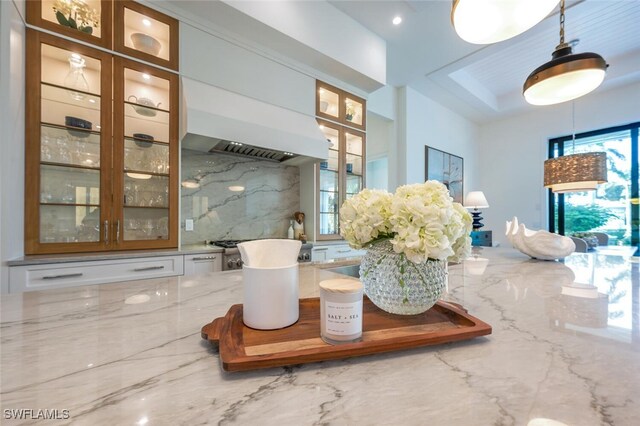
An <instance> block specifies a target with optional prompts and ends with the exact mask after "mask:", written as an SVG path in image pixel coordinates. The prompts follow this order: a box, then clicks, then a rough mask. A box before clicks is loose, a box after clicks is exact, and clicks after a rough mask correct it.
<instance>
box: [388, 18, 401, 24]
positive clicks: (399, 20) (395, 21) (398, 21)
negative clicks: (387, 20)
mask: <svg viewBox="0 0 640 426" xmlns="http://www.w3.org/2000/svg"><path fill="white" fill-rule="evenodd" d="M391 22H393V25H400V24H401V23H402V18H401V17H399V16H396V17H395V18H393V21H391Z"/></svg>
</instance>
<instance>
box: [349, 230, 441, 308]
mask: <svg viewBox="0 0 640 426" xmlns="http://www.w3.org/2000/svg"><path fill="white" fill-rule="evenodd" d="M360 280H361V281H362V283H363V284H364V292H365V294H366V295H367V297H369V299H370V300H371V301H372V302H373V303H374V304H375V305H376V306H377V307H379V308H380V309H382V310H384V311H387V312H390V313H392V314H400V315H415V314H419V313H422V312H425V311H427V310H428V309H429V308H431V307H432V306H433V305H434V304H435V303H436V301H437V300H438V299H439V298H440V296H441V295H442V293H443V291H444V290H445V288H446V286H447V261H446V260H428V261H427V262H425V263H423V264H416V263H413V262H412V261H410V260H409V259H407V258H406V256H405V255H404V254H398V253H395V252H394V251H393V247H392V245H391V243H390V242H389V241H382V242H380V243H376V244H374V245H372V246H371V247H369V248H367V254H365V255H364V257H363V258H362V263H361V264H360Z"/></svg>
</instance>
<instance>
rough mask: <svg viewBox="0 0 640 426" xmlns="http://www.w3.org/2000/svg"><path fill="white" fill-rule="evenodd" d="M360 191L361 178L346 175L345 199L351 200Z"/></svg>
mask: <svg viewBox="0 0 640 426" xmlns="http://www.w3.org/2000/svg"><path fill="white" fill-rule="evenodd" d="M360 191H362V176H357V175H349V174H348V175H347V193H346V198H351V197H352V196H354V195H356V194H357V193H358V192H360Z"/></svg>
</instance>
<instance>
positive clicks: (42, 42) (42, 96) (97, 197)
mask: <svg viewBox="0 0 640 426" xmlns="http://www.w3.org/2000/svg"><path fill="white" fill-rule="evenodd" d="M27 55H28V57H27V75H26V77H27V87H28V88H29V90H27V117H26V118H27V123H30V124H29V125H28V126H27V128H26V129H27V130H26V151H25V152H26V157H27V158H26V159H27V178H26V179H25V186H26V210H27V217H26V221H27V223H28V224H29V225H30V226H27V227H26V228H25V236H26V244H25V252H26V253H44V252H48V253H59V252H66V251H95V250H103V249H105V247H106V246H107V243H108V240H109V229H108V225H109V223H108V221H109V213H108V208H105V205H106V204H107V202H108V194H109V193H110V191H109V189H106V190H105V188H108V186H109V182H110V179H111V178H110V171H109V169H108V168H106V167H105V164H110V161H111V159H110V156H109V154H108V153H109V151H110V144H111V125H110V117H111V105H112V103H111V58H110V56H109V55H108V54H106V53H104V52H101V51H99V50H97V49H91V48H89V47H86V46H83V45H80V44H76V43H72V42H70V41H67V40H61V39H58V38H56V37H53V36H50V35H48V34H43V33H40V32H37V31H32V30H28V31H27Z"/></svg>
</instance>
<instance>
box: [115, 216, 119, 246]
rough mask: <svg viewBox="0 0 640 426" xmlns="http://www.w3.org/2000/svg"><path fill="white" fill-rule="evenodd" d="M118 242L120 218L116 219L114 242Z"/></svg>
mask: <svg viewBox="0 0 640 426" xmlns="http://www.w3.org/2000/svg"><path fill="white" fill-rule="evenodd" d="M118 243H120V219H118V220H116V244H118Z"/></svg>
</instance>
